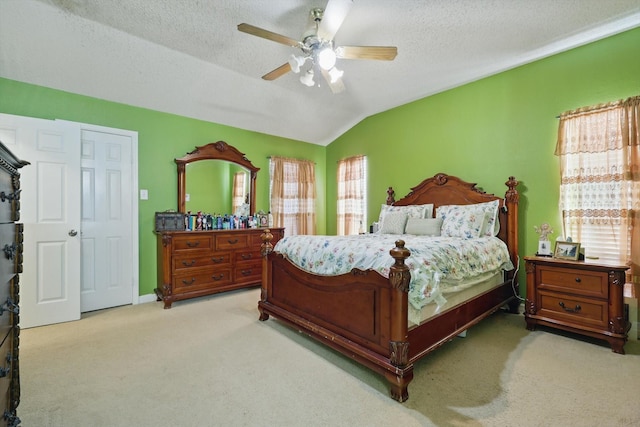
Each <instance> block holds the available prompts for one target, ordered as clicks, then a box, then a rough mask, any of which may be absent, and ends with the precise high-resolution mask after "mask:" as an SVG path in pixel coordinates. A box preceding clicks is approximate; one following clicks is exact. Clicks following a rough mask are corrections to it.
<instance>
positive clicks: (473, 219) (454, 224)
mask: <svg viewBox="0 0 640 427" xmlns="http://www.w3.org/2000/svg"><path fill="white" fill-rule="evenodd" d="M486 228H487V214H486V213H485V212H483V211H482V210H475V211H474V210H460V209H458V210H455V211H453V212H451V213H450V214H448V215H447V216H446V217H444V218H443V219H442V228H441V230H440V234H441V235H442V236H444V237H462V238H464V239H476V238H478V237H480V236H482V233H483V232H484V230H485V229H486Z"/></svg>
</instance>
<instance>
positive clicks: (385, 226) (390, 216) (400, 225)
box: [380, 212, 407, 234]
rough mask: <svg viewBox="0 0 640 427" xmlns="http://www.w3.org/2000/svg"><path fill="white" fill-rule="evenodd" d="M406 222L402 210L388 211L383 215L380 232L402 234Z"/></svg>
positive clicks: (405, 216) (405, 215)
mask: <svg viewBox="0 0 640 427" xmlns="http://www.w3.org/2000/svg"><path fill="white" fill-rule="evenodd" d="M406 224H407V214H406V213H404V212H390V213H387V214H386V215H385V216H384V220H383V221H382V228H381V229H380V233H382V234H404V227H405V225H406Z"/></svg>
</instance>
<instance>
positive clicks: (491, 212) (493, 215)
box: [436, 199, 500, 237]
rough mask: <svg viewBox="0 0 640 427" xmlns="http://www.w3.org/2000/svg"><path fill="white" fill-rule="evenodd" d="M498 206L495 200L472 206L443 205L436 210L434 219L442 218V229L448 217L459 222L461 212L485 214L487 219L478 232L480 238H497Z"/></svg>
mask: <svg viewBox="0 0 640 427" xmlns="http://www.w3.org/2000/svg"><path fill="white" fill-rule="evenodd" d="M499 205H500V200H499V199H496V200H493V201H491V202H485V203H476V204H473V205H443V206H439V207H438V209H436V217H437V218H442V219H443V220H444V221H443V227H444V223H445V222H446V219H447V217H448V216H452V215H453V216H455V217H456V220H457V221H461V215H462V213H463V212H466V211H471V212H484V213H486V214H487V218H486V221H487V223H486V226H485V227H484V228H483V229H481V230H480V236H481V237H485V236H486V237H491V236H497V235H498V232H499V231H500V223H499V221H498V206H499ZM478 217H480V215H479V214H478ZM448 226H451V224H448ZM444 234H445V233H444V232H442V235H443V236H444Z"/></svg>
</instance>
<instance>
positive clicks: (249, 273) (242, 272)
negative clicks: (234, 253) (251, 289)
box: [240, 269, 252, 276]
mask: <svg viewBox="0 0 640 427" xmlns="http://www.w3.org/2000/svg"><path fill="white" fill-rule="evenodd" d="M240 273H241V274H242V275H243V276H249V275H251V273H252V270H251V269H249V270H241V271H240Z"/></svg>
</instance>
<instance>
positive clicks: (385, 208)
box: [378, 204, 433, 224]
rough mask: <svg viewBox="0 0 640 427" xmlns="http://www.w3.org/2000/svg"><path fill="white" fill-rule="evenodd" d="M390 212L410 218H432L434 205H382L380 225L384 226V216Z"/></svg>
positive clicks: (379, 218)
mask: <svg viewBox="0 0 640 427" xmlns="http://www.w3.org/2000/svg"><path fill="white" fill-rule="evenodd" d="M389 212H404V213H406V214H407V217H408V218H432V217H433V204H425V205H409V206H393V205H382V206H381V207H380V216H379V217H378V222H379V223H380V224H382V221H383V220H384V216H385V215H386V214H387V213H389Z"/></svg>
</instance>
